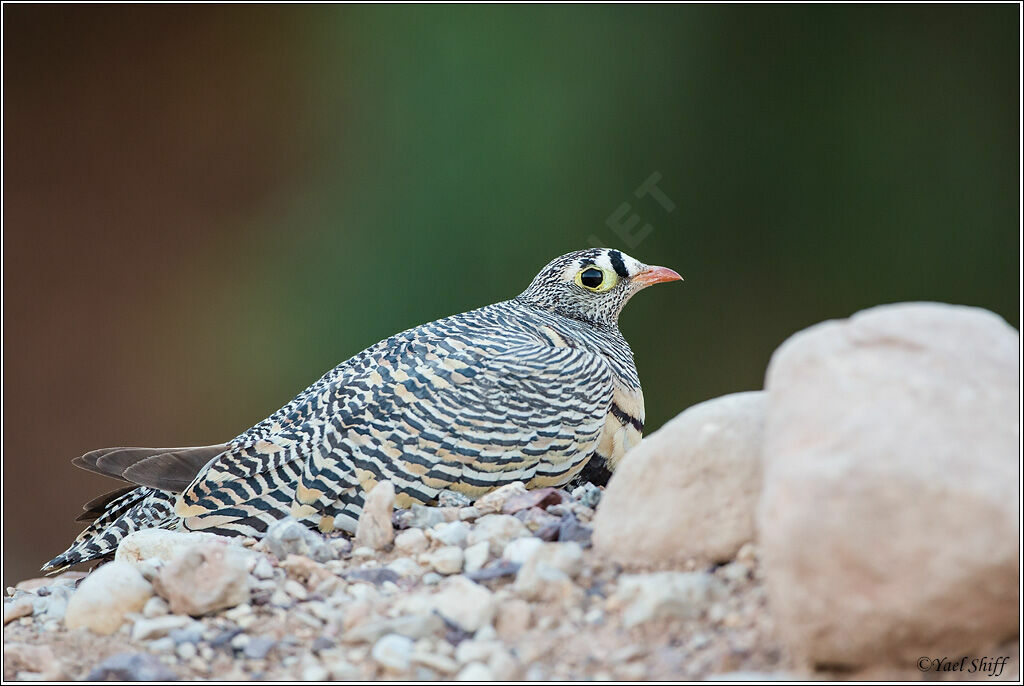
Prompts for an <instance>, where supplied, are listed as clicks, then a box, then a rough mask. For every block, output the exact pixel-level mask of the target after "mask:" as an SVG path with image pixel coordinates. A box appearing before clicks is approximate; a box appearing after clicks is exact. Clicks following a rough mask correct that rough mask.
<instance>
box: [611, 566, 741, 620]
mask: <svg viewBox="0 0 1024 686" xmlns="http://www.w3.org/2000/svg"><path fill="white" fill-rule="evenodd" d="M720 591H721V582H720V581H718V579H716V578H715V577H714V576H712V575H711V574H708V573H706V572H656V573H653V574H623V575H622V576H620V577H619V585H618V590H617V591H616V593H615V596H614V601H613V604H616V605H619V606H622V607H624V608H625V609H624V611H623V613H622V623H623V625H624V626H625V627H626V628H630V627H633V626H636V625H638V624H642V623H644V622H647V621H650V620H652V619H660V618H663V617H681V618H684V619H692V618H696V617H699V616H700V615H701V613H702V612H704V610H705V609H706V608H707V607H708V606H709V605H710V604H711V602H712V601H713V600H714V599H715V598H716V597H717V596H719V595H720V594H721V593H720Z"/></svg>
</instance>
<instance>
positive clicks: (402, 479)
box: [180, 339, 613, 528]
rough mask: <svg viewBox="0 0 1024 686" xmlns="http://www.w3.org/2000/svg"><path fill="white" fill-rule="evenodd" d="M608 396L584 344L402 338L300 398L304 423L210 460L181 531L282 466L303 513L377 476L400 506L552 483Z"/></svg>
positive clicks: (190, 495)
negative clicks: (450, 493)
mask: <svg viewBox="0 0 1024 686" xmlns="http://www.w3.org/2000/svg"><path fill="white" fill-rule="evenodd" d="M502 347H503V348H504V349H500V348H502ZM612 392H613V381H612V372H611V370H610V368H609V366H608V364H607V362H606V361H605V360H604V358H603V356H601V355H598V354H595V353H593V352H590V351H588V350H584V349H581V348H569V347H563V348H554V347H550V346H545V345H540V344H527V345H518V346H514V347H511V348H510V347H508V346H500V345H494V346H491V347H489V348H487V347H480V346H473V347H470V346H467V345H458V346H452V345H451V344H450V342H448V341H446V340H444V339H437V340H430V339H427V340H423V339H415V340H409V341H405V342H403V343H399V344H396V345H393V346H391V347H389V348H388V350H387V352H386V354H382V355H381V356H379V357H377V358H375V359H373V360H364V364H362V365H361V366H360V367H359V368H357V369H355V370H349V373H347V374H345V375H344V376H343V377H341V378H338V379H336V380H334V381H333V382H330V383H328V384H325V385H323V386H322V387H320V388H319V389H317V390H316V392H314V393H312V394H310V395H308V396H307V397H306V398H305V402H304V403H303V404H302V405H301V406H298V407H296V408H294V412H295V413H298V414H300V415H301V416H302V417H304V418H305V419H306V421H304V422H302V423H301V424H294V423H289V422H283V426H281V427H280V428H279V430H278V431H277V432H276V433H274V434H271V435H267V436H266V437H265V438H263V439H261V440H260V441H257V442H256V443H253V444H251V445H248V446H241V447H238V448H234V449H230V450H228V451H226V452H225V453H223V454H222V455H220V456H219V457H217V459H216V460H214V461H213V462H211V463H210V464H209V465H207V466H206V468H204V470H203V471H202V472H201V473H200V474H199V475H198V476H197V477H196V479H195V481H194V482H193V483H192V484H190V485H189V487H188V488H187V489H186V490H185V491H184V493H183V496H182V503H183V505H184V507H185V509H186V510H187V511H183V512H181V513H180V514H182V515H187V516H191V517H193V519H192V520H190V522H187V525H188V526H189V528H199V527H201V526H202V519H203V518H204V517H206V516H210V517H216V518H217V520H218V522H220V520H222V519H223V513H225V512H227V511H230V510H232V509H234V508H237V507H238V506H239V505H242V504H244V503H245V502H248V501H249V500H252V499H254V498H256V497H257V496H258V489H253V488H250V487H248V486H245V485H243V484H242V483H240V482H245V481H247V480H248V481H252V480H254V479H255V478H256V476H257V475H264V476H262V477H260V478H267V477H268V476H269V474H268V473H269V472H274V471H276V470H279V469H280V468H282V467H284V466H288V468H289V471H290V470H291V469H292V467H293V466H299V465H301V474H300V475H297V476H298V479H297V483H296V484H295V487H294V490H295V501H296V502H295V504H294V506H293V512H294V511H295V509H296V508H299V509H300V510H304V511H302V512H299V513H298V514H302V515H304V516H309V515H312V514H314V513H315V512H324V511H330V510H331V509H332V507H333V508H336V507H337V506H338V503H337V501H338V500H339V498H340V499H341V500H342V502H344V501H345V500H346V496H351V497H352V498H355V499H357V500H358V502H359V504H360V505H361V502H362V494H363V492H364V491H368V490H369V489H370V488H372V487H373V485H374V484H375V483H377V482H378V481H381V480H390V481H392V482H394V484H395V487H396V490H397V491H398V492H399V504H403V500H405V501H411V502H416V501H419V502H429V501H430V500H432V499H433V497H435V496H436V493H437V492H438V491H439V490H441V489H444V488H453V489H456V490H462V491H464V492H467V493H469V494H471V495H478V494H480V493H483V492H486V491H488V490H490V489H492V488H494V487H497V486H500V485H502V484H503V483H508V482H510V481H514V480H525V481H530V480H531V479H539V480H540V481H538V483H541V482H543V480H545V479H548V480H554V481H557V480H558V479H559V478H560V477H561V476H562V475H563V474H565V473H566V472H569V471H571V470H574V469H577V470H578V469H579V468H581V467H582V459H583V458H585V457H586V456H588V455H589V454H590V453H591V452H592V451H593V448H594V446H595V445H596V443H597V440H598V437H599V434H600V431H601V428H602V426H603V424H604V419H605V416H606V415H607V413H608V408H609V403H610V401H611V396H612ZM403 495H404V496H405V498H403Z"/></svg>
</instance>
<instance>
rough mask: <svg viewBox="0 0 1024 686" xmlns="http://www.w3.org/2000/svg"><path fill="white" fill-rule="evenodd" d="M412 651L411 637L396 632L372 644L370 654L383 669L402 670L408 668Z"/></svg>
mask: <svg viewBox="0 0 1024 686" xmlns="http://www.w3.org/2000/svg"><path fill="white" fill-rule="evenodd" d="M412 651H413V642H412V639H409V638H406V637H405V636H400V635H398V634H388V635H386V636H382V637H381V638H380V639H379V640H378V641H377V642H376V643H374V644H373V650H372V651H371V652H370V654H371V655H372V656H373V659H374V660H376V661H377V663H378V664H380V665H381V666H382V667H384V668H385V669H389V670H392V671H395V672H404V671H407V670H408V669H409V665H410V663H411V661H412Z"/></svg>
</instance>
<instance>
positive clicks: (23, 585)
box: [14, 577, 54, 592]
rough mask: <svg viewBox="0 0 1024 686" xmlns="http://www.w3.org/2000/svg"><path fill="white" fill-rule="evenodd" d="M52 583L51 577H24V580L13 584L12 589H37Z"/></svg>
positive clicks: (29, 590) (26, 590)
mask: <svg viewBox="0 0 1024 686" xmlns="http://www.w3.org/2000/svg"><path fill="white" fill-rule="evenodd" d="M53 583H54V580H53V579H48V578H46V577H37V578H35V579H25V580H24V581H19V582H18V583H16V584H14V590H16V591H25V592H31V591H38V590H39V589H41V588H46V587H47V586H50V585H52V584H53Z"/></svg>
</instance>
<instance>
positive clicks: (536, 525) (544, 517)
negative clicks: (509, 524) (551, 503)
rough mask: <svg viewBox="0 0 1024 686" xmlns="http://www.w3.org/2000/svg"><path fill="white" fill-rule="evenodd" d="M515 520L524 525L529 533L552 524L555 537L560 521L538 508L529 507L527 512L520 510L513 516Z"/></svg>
mask: <svg viewBox="0 0 1024 686" xmlns="http://www.w3.org/2000/svg"><path fill="white" fill-rule="evenodd" d="M515 517H516V519H518V520H519V521H521V522H522V523H523V524H525V525H526V528H527V529H529V530H530V531H534V532H536V531H538V530H540V529H542V528H544V527H545V526H549V525H552V524H554V527H555V532H556V535H557V532H558V525H559V523H560V522H561V520H560V519H559V518H558V517H555V516H554V515H550V514H548V513H547V511H546V510H542V509H541V508H539V507H531V508H530V509H529V510H520V511H519V512H516V514H515Z"/></svg>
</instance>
